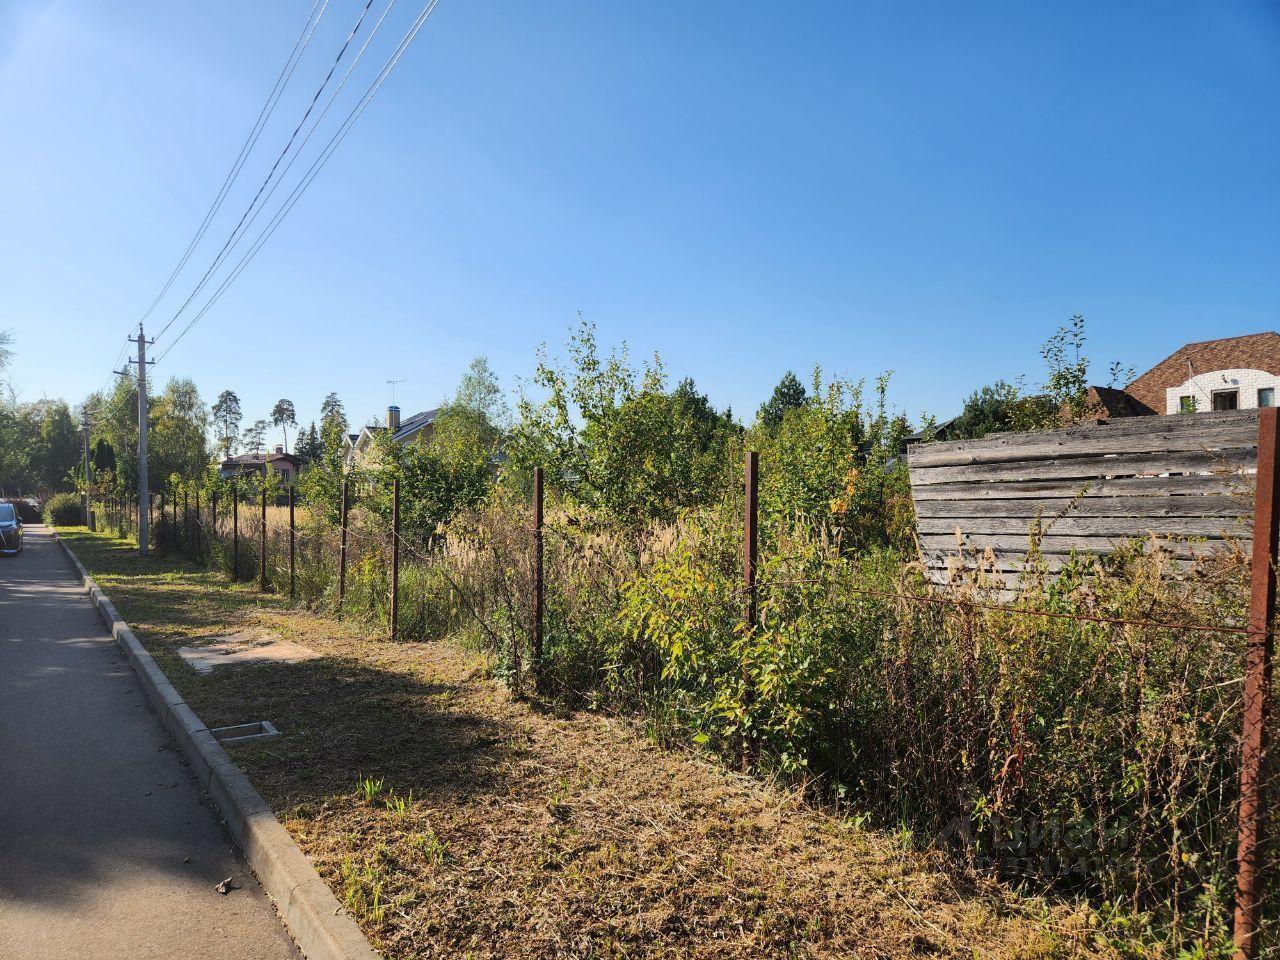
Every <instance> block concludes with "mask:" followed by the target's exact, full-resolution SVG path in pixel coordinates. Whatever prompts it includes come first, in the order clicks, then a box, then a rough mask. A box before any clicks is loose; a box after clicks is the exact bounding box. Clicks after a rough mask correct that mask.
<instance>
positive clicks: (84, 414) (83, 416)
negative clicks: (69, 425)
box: [80, 408, 93, 530]
mask: <svg viewBox="0 0 1280 960" xmlns="http://www.w3.org/2000/svg"><path fill="white" fill-rule="evenodd" d="M80 426H81V428H82V429H83V430H84V496H82V497H81V498H80V504H81V507H82V510H83V514H82V515H83V517H84V525H85V526H86V527H88V528H89V529H90V530H92V529H93V524H92V523H90V522H89V483H90V480H89V410H88V408H85V409H84V410H81V411H80Z"/></svg>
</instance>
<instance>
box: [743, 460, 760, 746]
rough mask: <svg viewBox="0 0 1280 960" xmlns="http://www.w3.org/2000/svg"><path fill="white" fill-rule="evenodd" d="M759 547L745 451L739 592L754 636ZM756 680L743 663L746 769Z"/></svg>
mask: <svg viewBox="0 0 1280 960" xmlns="http://www.w3.org/2000/svg"><path fill="white" fill-rule="evenodd" d="M759 548H760V454H759V453H757V452H756V451H755V450H748V451H747V452H746V458H745V461H744V463H743V507H742V589H743V594H744V598H743V599H744V610H743V620H744V622H745V625H746V629H747V632H748V634H751V633H754V632H755V629H756V625H757V624H758V622H759V619H760V608H759V602H758V601H759V593H758V589H757V586H756V565H757V564H756V561H757V557H758V556H759ZM755 699H756V690H755V680H754V678H753V677H752V676H751V664H750V662H749V661H748V660H746V659H744V661H743V664H742V706H743V708H744V709H743V713H744V714H745V715H746V719H745V723H746V726H745V728H744V730H743V734H742V766H743V769H749V768H750V767H751V764H752V763H754V762H755V758H756V744H755V732H754V731H753V730H752V729H751V726H750V721H751V718H750V708H751V706H752V704H754V703H755Z"/></svg>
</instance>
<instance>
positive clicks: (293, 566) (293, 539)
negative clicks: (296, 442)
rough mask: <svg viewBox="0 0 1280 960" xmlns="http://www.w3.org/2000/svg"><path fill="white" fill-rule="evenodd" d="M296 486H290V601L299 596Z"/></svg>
mask: <svg viewBox="0 0 1280 960" xmlns="http://www.w3.org/2000/svg"><path fill="white" fill-rule="evenodd" d="M297 489H298V488H297V485H296V484H292V483H291V484H289V599H290V600H295V599H297V596H298V590H297V559H298V557H297V554H298V548H297V544H298V538H297V532H296V530H297V528H296V527H295V526H294V522H293V503H294V495H295V493H296V492H297Z"/></svg>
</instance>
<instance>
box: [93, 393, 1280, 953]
mask: <svg viewBox="0 0 1280 960" xmlns="http://www.w3.org/2000/svg"><path fill="white" fill-rule="evenodd" d="M1258 431H1259V434H1258V437H1259V439H1258V447H1257V474H1256V483H1255V491H1254V492H1255V505H1254V535H1253V539H1252V557H1251V559H1250V562H1249V564H1248V567H1247V569H1248V571H1249V573H1248V579H1247V585H1248V589H1247V591H1246V590H1245V589H1243V588H1244V586H1245V583H1246V580H1245V577H1244V569H1245V568H1244V567H1243V566H1238V567H1236V568H1232V570H1233V571H1234V572H1232V570H1228V572H1227V573H1226V574H1223V575H1222V576H1216V575H1215V576H1210V575H1207V574H1204V571H1203V570H1202V571H1200V572H1201V574H1202V575H1201V576H1200V578H1199V579H1198V580H1196V581H1195V582H1194V583H1190V584H1189V585H1188V586H1187V588H1186V590H1187V592H1186V594H1185V597H1184V598H1183V599H1186V600H1187V602H1185V603H1181V602H1180V603H1178V604H1174V606H1176V608H1177V610H1178V611H1179V613H1181V614H1184V615H1183V616H1167V615H1162V614H1161V610H1160V609H1148V610H1146V611H1145V612H1144V613H1143V615H1141V616H1135V615H1133V614H1132V613H1131V612H1129V611H1127V610H1117V609H1112V608H1109V607H1108V606H1107V605H1106V604H1105V603H1102V602H1101V601H1098V605H1096V606H1094V607H1092V608H1086V609H1080V608H1079V607H1078V606H1075V607H1073V606H1072V605H1071V604H1068V603H1066V602H1065V601H1063V602H1059V603H1058V604H1057V605H1056V606H1055V605H1054V604H1052V603H1045V604H1040V605H1032V604H1031V603H1030V602H1029V601H1028V600H1026V599H1025V598H1018V597H1015V599H1013V600H1009V599H1008V591H1007V590H1005V589H1004V586H1005V585H1004V583H1003V582H1001V583H999V584H998V585H997V586H996V587H995V588H993V587H992V586H991V585H990V584H988V583H985V582H984V581H983V579H982V577H981V575H980V574H979V575H976V576H974V577H973V578H972V579H969V580H967V581H965V582H960V583H953V584H950V585H948V586H945V587H942V586H939V585H938V584H937V583H936V582H930V581H929V580H928V579H927V578H922V579H919V580H916V581H914V582H913V583H906V582H899V583H897V584H895V585H891V586H883V587H875V586H867V585H866V584H865V583H862V582H859V581H858V580H857V578H856V577H854V576H847V577H844V576H834V577H833V576H829V575H815V574H813V573H811V572H810V571H809V570H808V569H807V568H806V565H805V560H804V558H803V557H802V556H796V557H794V558H792V557H790V556H788V555H786V554H785V553H783V552H779V553H777V554H767V555H764V556H762V555H761V553H760V538H761V531H760V525H759V522H758V518H759V497H758V490H759V486H758V484H759V461H758V459H757V458H756V456H755V455H754V454H753V453H748V455H747V457H746V460H745V463H744V471H743V476H744V484H743V490H742V500H741V504H742V510H743V515H742V525H741V531H740V533H741V536H740V539H739V540H738V542H737V543H736V544H734V543H731V542H729V541H728V540H727V539H725V538H721V541H718V542H717V544H716V546H715V548H714V549H715V550H718V553H717V554H716V559H715V563H717V564H719V568H720V570H721V571H722V572H725V571H726V570H727V568H728V567H730V566H732V565H733V564H735V563H736V564H738V565H739V570H738V572H737V573H736V574H733V573H728V574H727V577H726V586H725V587H724V595H725V596H727V597H730V598H731V604H732V608H733V613H732V616H733V618H735V619H736V621H737V626H735V627H734V628H733V629H734V631H735V634H736V635H737V636H739V637H743V636H745V637H748V638H750V637H753V636H757V635H758V636H761V637H765V638H774V637H776V638H778V642H779V643H785V642H786V637H787V631H788V630H791V629H794V624H795V623H796V622H798V621H799V620H801V619H803V618H804V617H805V616H806V615H807V611H811V610H812V609H814V606H815V604H817V603H819V602H821V604H823V605H825V608H827V609H835V610H840V609H844V610H846V611H849V612H851V613H856V615H857V616H858V617H860V618H862V621H864V622H866V623H870V624H873V625H874V628H875V630H877V631H879V634H878V636H879V637H880V638H881V640H883V641H884V642H883V643H881V645H880V646H879V647H875V648H874V649H870V650H867V651H864V659H863V661H862V662H861V663H853V662H850V664H849V673H850V675H851V676H853V675H856V677H857V680H858V683H860V684H862V685H863V686H862V688H861V689H858V688H857V687H856V686H855V685H853V684H845V685H844V686H841V685H840V684H836V688H837V689H838V690H839V691H840V693H839V696H840V698H842V701H841V703H840V704H839V710H840V711H842V712H840V713H839V716H840V717H841V718H842V722H845V723H847V724H848V729H846V730H844V731H843V732H844V739H845V740H846V741H847V745H846V747H845V748H844V750H845V752H844V753H839V752H838V751H837V753H836V754H833V755H832V756H831V757H829V758H828V759H829V761H830V762H831V763H832V764H833V765H834V766H839V765H841V764H845V765H847V767H848V770H849V771H852V772H853V774H854V775H853V776H852V777H851V778H850V780H851V782H852V783H853V784H854V795H855V796H856V797H858V798H862V799H865V798H868V797H874V796H880V797H889V798H892V801H893V803H896V804H898V805H899V806H900V807H903V808H906V807H911V808H912V809H914V810H915V811H916V812H917V816H916V821H917V822H918V823H928V824H929V826H930V829H931V830H932V838H931V839H932V840H933V841H934V842H937V843H940V844H942V845H945V846H950V847H951V848H953V849H954V850H956V851H957V852H958V853H959V854H960V855H961V860H962V862H963V863H964V864H965V866H966V868H968V869H971V870H974V871H977V872H981V873H984V874H988V875H995V876H998V877H1000V878H1002V879H1004V880H1007V881H1010V882H1014V883H1023V884H1026V883H1033V884H1034V885H1035V888H1036V889H1038V890H1044V891H1062V892H1065V893H1069V894H1072V895H1084V896H1086V897H1087V898H1089V899H1090V900H1091V901H1092V902H1093V903H1094V904H1095V905H1096V906H1097V908H1098V909H1099V910H1101V911H1103V912H1105V911H1106V910H1107V909H1109V907H1108V904H1110V905H1113V906H1114V905H1116V904H1124V905H1126V906H1127V908H1129V909H1131V910H1133V911H1136V912H1137V914H1138V915H1140V916H1144V917H1147V918H1149V919H1150V921H1151V929H1152V930H1153V931H1159V933H1158V934H1153V936H1156V935H1158V936H1159V937H1161V938H1162V939H1163V941H1164V942H1165V943H1166V944H1167V945H1172V946H1173V947H1174V948H1175V950H1176V951H1183V952H1184V955H1186V956H1193V955H1198V954H1197V953H1196V951H1197V950H1199V951H1201V952H1203V953H1204V955H1209V953H1211V952H1212V951H1213V950H1216V949H1218V948H1219V947H1220V946H1221V944H1222V943H1223V942H1224V940H1229V941H1230V942H1232V943H1233V944H1234V949H1235V955H1236V956H1237V957H1238V958H1239V960H1253V958H1258V957H1276V958H1280V862H1277V861H1278V860H1280V852H1278V851H1280V844H1276V843H1274V842H1271V841H1273V840H1274V839H1275V838H1276V837H1277V831H1280V822H1278V821H1280V814H1278V813H1277V805H1276V803H1275V798H1276V797H1277V796H1278V795H1280V794H1277V790H1278V789H1280V782H1277V781H1278V780H1280V775H1278V774H1277V771H1276V769H1275V765H1274V764H1271V763H1268V750H1269V747H1270V745H1271V742H1272V735H1273V733H1274V726H1275V719H1274V709H1273V707H1272V705H1273V704H1274V702H1275V693H1276V691H1275V689H1274V687H1275V679H1274V676H1273V669H1272V662H1273V656H1274V640H1273V635H1274V621H1275V602H1276V543H1277V533H1278V529H1277V528H1278V526H1280V486H1278V484H1277V473H1276V461H1277V446H1278V443H1277V441H1278V434H1277V417H1276V411H1275V410H1274V409H1273V410H1264V411H1262V412H1261V414H1260V416H1259V420H1258ZM352 493H353V491H351V489H350V487H349V485H348V484H345V483H344V485H343V491H342V500H341V504H340V506H339V508H338V509H337V510H336V511H335V512H336V513H337V514H338V517H339V519H338V522H337V523H336V524H335V523H333V522H331V520H330V519H329V518H328V517H327V516H326V515H325V511H324V510H321V509H315V508H314V507H315V505H308V506H306V507H304V508H303V509H301V510H296V509H295V503H294V498H293V493H292V491H289V493H288V499H287V501H286V502H285V503H283V504H280V503H268V498H267V495H266V494H265V493H260V494H259V495H258V499H257V502H256V503H246V502H242V497H241V494H240V492H239V491H236V490H234V488H233V492H232V493H231V494H230V496H229V497H228V496H227V495H225V494H224V495H223V496H222V497H221V498H219V496H218V495H217V494H214V495H212V496H210V495H209V493H208V492H205V494H204V495H203V497H201V496H200V495H199V494H196V493H194V491H193V490H186V491H178V492H175V491H171V490H169V491H164V492H162V494H161V496H160V499H159V502H158V504H154V505H151V507H150V509H152V510H153V511H155V513H154V517H155V523H154V530H155V537H156V541H157V544H158V545H163V546H164V548H165V549H171V550H174V551H175V552H180V553H181V554H182V555H184V556H186V557H188V558H190V559H191V560H193V561H197V562H202V563H209V564H212V565H215V566H217V567H220V568H221V569H222V570H224V571H226V572H227V573H228V575H229V576H231V577H232V578H233V579H235V580H240V581H245V582H250V583H251V582H254V581H256V582H257V584H258V586H259V588H260V589H264V590H270V591H273V592H276V593H280V594H284V595H288V596H289V597H290V598H292V599H294V600H295V601H296V602H298V603H299V604H302V605H304V606H307V607H310V608H312V609H318V610H329V611H335V612H337V613H340V614H344V615H351V616H361V617H365V618H367V619H369V620H370V621H372V622H376V623H381V624H384V625H386V628H387V630H388V634H389V636H390V637H391V638H392V639H436V638H441V637H444V636H447V635H449V634H450V633H452V632H454V631H456V630H459V629H463V628H466V629H471V630H474V631H476V633H477V635H478V636H480V637H482V638H483V639H484V641H485V642H486V643H487V644H488V645H490V646H491V647H492V648H493V649H495V650H497V651H501V652H502V653H503V654H504V659H505V663H506V670H507V671H508V676H507V679H508V680H509V682H510V683H511V685H512V687H513V688H514V689H515V690H516V691H517V692H520V691H529V692H537V693H541V694H543V695H550V696H568V697H573V698H581V699H583V700H586V699H588V698H589V697H590V696H592V692H591V688H592V686H593V684H598V682H599V670H600V665H599V662H598V661H592V660H591V659H590V657H587V656H584V655H582V652H581V648H582V647H586V646H590V644H591V643H592V642H593V640H592V638H593V637H594V636H595V635H596V634H597V633H599V632H600V631H601V624H600V623H598V622H595V621H593V620H592V619H591V618H592V617H593V616H596V614H594V613H591V612H590V611H592V610H601V609H604V610H615V609H617V608H618V606H619V604H620V593H619V591H620V590H621V589H622V586H621V585H623V584H628V583H634V582H636V580H637V579H640V580H643V579H644V577H645V576H646V574H647V571H648V570H650V569H652V567H653V563H654V562H655V561H654V558H655V557H656V556H659V555H663V551H664V550H667V551H668V553H670V552H671V551H672V550H674V548H673V547H672V546H671V544H672V543H678V541H679V534H678V532H677V533H670V535H669V536H668V537H667V539H668V540H669V541H671V542H670V543H665V545H664V541H663V538H662V536H657V535H655V536H652V537H649V538H647V539H645V538H643V537H638V536H637V537H634V538H632V539H629V540H626V539H619V538H618V537H616V536H606V535H604V534H602V533H601V532H600V531H599V530H597V529H596V528H594V527H593V526H592V525H591V524H590V523H585V522H582V520H581V518H579V517H576V516H574V515H572V514H565V513H562V512H557V513H556V514H554V515H552V516H551V517H550V518H548V517H547V515H546V514H545V512H544V496H545V493H544V486H543V478H542V475H541V471H540V470H539V471H538V472H537V474H536V476H535V481H534V485H533V499H532V503H531V504H530V505H528V507H527V508H525V509H526V510H527V512H526V513H524V514H523V515H522V514H521V513H520V512H519V508H518V507H512V508H511V510H510V511H509V512H507V513H506V514H502V513H498V514H495V515H492V516H486V515H483V514H477V515H476V516H471V517H464V518H461V519H459V520H458V521H457V522H456V523H454V524H452V525H451V527H450V529H449V531H448V532H447V533H444V534H441V532H440V531H426V532H424V531H410V532H406V531H405V530H403V529H401V524H400V510H399V507H400V496H399V494H400V492H399V486H398V484H397V485H396V486H395V488H394V491H393V515H392V521H391V523H390V524H387V523H385V522H383V521H382V520H380V519H379V518H378V516H377V514H376V513H375V512H373V511H371V510H367V509H363V508H362V507H361V505H360V504H359V503H358V502H357V499H356V498H354V497H353V496H352ZM228 500H229V502H228ZM132 507H133V509H130V505H129V504H128V503H126V502H124V501H111V502H105V503H101V504H100V505H99V511H98V515H99V517H101V518H103V519H105V520H106V522H107V523H108V524H109V529H111V530H113V531H118V532H122V533H128V532H131V531H136V529H137V515H138V509H137V504H136V503H135V504H133V505H132ZM1206 569H1207V568H1206ZM611 592H612V593H611ZM1246 594H1247V603H1246V600H1245V598H1246ZM588 595H593V596H595V597H597V598H603V602H599V603H595V604H589V603H586V602H583V600H582V598H583V597H584V596H588ZM1059 599H1060V600H1061V598H1059ZM1188 612H1194V613H1198V616H1195V617H1192V616H1187V615H1185V614H1187V613H1188ZM1013 652H1016V654H1017V656H1016V658H1015V657H1014V656H1013V655H1012V654H1013ZM629 655H631V656H633V658H634V662H633V663H631V664H630V665H624V666H626V669H630V670H633V672H635V673H636V674H637V675H640V674H644V676H645V677H646V680H645V682H648V683H661V682H662V679H661V678H662V671H661V665H660V664H658V663H655V662H653V654H652V651H645V650H638V651H636V652H634V653H633V654H629ZM575 658H577V659H576V660H575ZM646 658H648V659H647V660H646ZM1014 662H1017V663H1019V664H1021V668H1020V669H1022V670H1023V671H1024V672H1023V673H1020V674H1018V675H1010V670H1009V665H1010V664H1011V663H1014ZM609 666H610V669H617V668H619V666H620V665H619V664H617V663H613V664H611V665H609ZM753 682H754V681H752V680H750V679H747V675H746V673H744V680H743V684H744V689H743V690H742V701H743V703H744V704H745V705H746V706H747V707H756V708H759V709H765V708H766V705H765V704H763V703H762V702H761V700H758V699H757V698H762V697H763V696H765V695H764V694H762V693H761V692H760V691H757V690H754V689H752V683H753ZM1055 698H1056V699H1055ZM753 736H754V735H753V734H749V733H748V734H744V735H743V737H742V743H741V756H742V759H743V760H744V762H747V763H751V762H754V761H755V760H756V759H757V756H758V751H759V750H760V747H761V744H760V743H759V742H758V740H756V739H753ZM1206 951H1207V952H1206Z"/></svg>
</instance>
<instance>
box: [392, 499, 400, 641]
mask: <svg viewBox="0 0 1280 960" xmlns="http://www.w3.org/2000/svg"><path fill="white" fill-rule="evenodd" d="M390 621H391V624H390V626H391V639H392V640H395V639H396V633H397V630H398V629H399V626H400V480H399V479H398V478H397V479H395V480H392V481H391V617H390Z"/></svg>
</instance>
